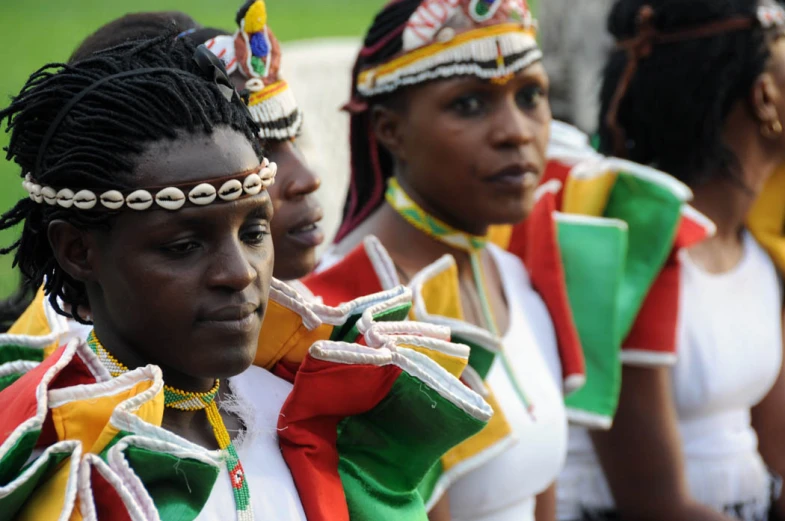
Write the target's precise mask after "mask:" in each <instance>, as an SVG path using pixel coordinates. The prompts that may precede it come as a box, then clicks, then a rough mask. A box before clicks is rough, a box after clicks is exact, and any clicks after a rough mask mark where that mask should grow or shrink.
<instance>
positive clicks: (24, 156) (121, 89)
mask: <svg viewBox="0 0 785 521" xmlns="http://www.w3.org/2000/svg"><path fill="white" fill-rule="evenodd" d="M195 49H196V48H195V47H194V45H193V44H192V43H191V42H189V41H187V39H178V40H176V39H174V38H172V37H171V36H169V35H167V36H164V37H161V38H157V39H154V40H146V41H143V42H141V43H139V42H135V43H128V44H123V45H120V46H117V47H113V48H112V49H109V50H107V51H104V52H101V53H98V54H95V55H93V56H91V57H89V58H86V59H84V60H81V61H79V62H77V63H74V64H71V65H66V64H50V65H46V66H44V67H42V68H41V69H39V70H38V71H36V72H35V73H33V75H32V76H30V78H29V79H28V80H27V83H26V84H25V86H24V87H23V88H22V91H21V92H20V93H19V95H18V96H16V97H15V98H14V99H13V102H12V103H11V105H10V106H9V107H8V108H6V109H4V110H2V111H0V121H3V120H7V122H8V129H7V131H8V132H10V133H11V140H10V143H9V145H8V147H7V148H6V149H5V150H6V152H7V158H8V159H9V160H13V161H15V162H16V163H17V164H18V165H19V166H20V167H21V172H22V175H24V174H26V173H28V172H31V173H32V175H33V177H34V179H35V180H36V182H38V183H40V184H42V185H48V186H53V187H72V188H79V189H83V188H85V189H90V190H93V191H96V192H102V191H105V190H109V189H116V190H121V191H122V190H127V189H129V188H132V187H133V186H134V182H133V175H134V171H135V168H136V166H137V161H138V157H139V156H140V154H142V153H143V152H144V151H145V150H146V149H147V147H148V146H149V145H150V144H151V143H155V142H158V141H162V140H173V139H175V138H176V137H177V136H178V135H182V133H187V134H210V133H212V132H213V130H214V129H215V128H217V127H221V126H224V127H229V128H232V129H234V130H236V131H238V132H240V133H242V134H243V135H245V137H246V138H247V139H248V141H249V142H250V143H251V144H252V146H253V147H254V148H255V149H256V150H257V152H259V153H261V150H259V146H260V145H259V143H258V140H257V139H256V135H257V133H258V131H259V128H258V126H257V125H256V123H254V122H253V120H252V119H251V116H250V114H249V113H248V111H247V109H246V108H245V106H244V105H243V104H242V102H241V100H240V99H239V97H238V96H234V97H233V98H232V101H228V100H227V98H226V97H225V95H224V94H225V93H224V91H222V90H221V89H220V88H219V86H218V85H217V84H216V83H215V82H214V81H213V74H214V71H207V72H204V71H202V70H201V69H200V68H199V66H198V65H197V63H196V62H195V61H194V52H195ZM146 68H164V69H165V70H160V71H156V72H150V73H145V74H140V75H134V76H127V77H122V78H115V79H113V80H111V81H108V82H106V83H103V84H102V85H101V86H100V87H99V88H97V89H95V90H93V91H91V92H90V93H89V94H88V95H86V96H85V97H84V98H83V99H81V100H80V101H79V102H78V103H77V104H76V105H75V106H74V107H73V108H72V109H71V110H70V112H68V114H67V116H66V117H65V118H64V119H63V120H62V123H61V124H60V125H59V126H58V127H57V131H56V132H55V133H54V134H53V136H52V138H51V140H50V141H49V143H48V145H46V146H45V147H44V149H43V150H41V149H42V146H41V145H42V140H43V139H44V136H45V135H46V134H47V131H48V130H49V129H50V127H51V125H52V122H53V120H55V118H57V116H58V115H59V114H60V112H61V110H62V109H63V107H64V106H65V105H66V104H67V103H69V101H71V100H72V99H73V98H74V97H75V96H77V95H78V94H80V93H81V92H82V91H83V90H84V89H86V88H87V87H89V86H91V85H92V84H94V83H95V82H97V81H99V80H101V79H103V78H106V77H108V76H112V75H115V74H119V73H123V72H127V71H134V70H137V69H146ZM227 81H228V80H227ZM39 152H40V158H39ZM37 163H39V164H40V167H39V168H37V169H36V168H35V165H36V164H37ZM55 219H62V220H66V221H68V222H70V223H72V224H73V225H74V226H77V227H80V228H94V227H104V228H108V227H110V225H111V220H112V216H111V215H108V214H106V213H98V214H96V215H89V214H86V213H80V212H75V211H72V210H67V209H64V208H60V207H59V206H50V205H46V204H43V205H42V204H36V203H35V202H33V201H32V200H30V199H23V200H21V201H19V202H18V203H17V204H16V205H15V206H14V207H13V208H12V209H10V210H8V211H7V212H6V213H4V214H3V215H2V216H0V230H5V229H9V228H11V227H13V226H15V225H17V224H19V223H24V226H23V229H22V235H21V237H20V238H19V240H17V241H16V242H15V243H14V244H12V245H11V246H9V247H7V248H3V249H0V254H10V253H14V252H15V255H14V265H15V266H19V269H20V270H21V272H22V274H23V276H24V277H25V280H27V281H29V284H31V285H32V287H35V288H37V287H39V286H40V285H41V284H42V283H45V287H44V289H45V291H46V293H47V295H48V297H49V301H50V302H51V304H52V306H53V307H54V309H55V310H57V311H58V312H59V313H61V314H64V315H66V316H69V317H72V318H74V319H76V320H78V321H80V322H86V320H85V319H83V318H82V317H80V315H79V308H80V307H85V306H88V305H89V303H88V302H87V295H86V292H85V288H84V285H83V284H81V283H80V282H78V281H76V280H74V279H73V278H71V277H70V276H69V275H68V274H67V273H65V272H64V271H63V270H62V269H61V268H60V266H59V265H58V264H57V262H56V261H55V259H54V254H53V252H52V249H51V246H50V244H49V241H48V238H47V228H48V226H49V223H50V222H52V221H53V220H55ZM58 299H60V300H62V301H63V302H64V303H65V304H67V305H68V306H70V308H71V312H70V313H68V312H66V311H65V310H63V309H62V308H61V307H60V304H59V303H58Z"/></svg>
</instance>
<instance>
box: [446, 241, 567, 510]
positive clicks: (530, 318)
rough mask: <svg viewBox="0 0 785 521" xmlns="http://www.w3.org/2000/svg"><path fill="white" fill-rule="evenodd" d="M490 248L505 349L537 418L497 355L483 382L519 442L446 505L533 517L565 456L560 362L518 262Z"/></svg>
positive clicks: (466, 479)
mask: <svg viewBox="0 0 785 521" xmlns="http://www.w3.org/2000/svg"><path fill="white" fill-rule="evenodd" d="M488 248H489V251H490V253H491V254H492V256H493V258H494V260H495V262H496V265H497V267H498V268H499V272H500V273H501V278H502V284H503V286H504V293H505V296H506V298H507V304H508V307H509V315H510V320H509V324H510V325H509V328H508V330H507V333H506V334H505V335H504V339H503V343H504V348H505V353H506V354H507V358H508V360H509V361H510V365H511V366H512V368H513V370H514V371H515V373H516V374H517V375H518V380H519V381H520V382H523V391H524V392H525V393H526V394H527V396H528V398H529V400H530V401H531V403H532V404H533V406H534V415H533V416H534V420H533V419H532V417H531V416H530V415H529V413H527V411H526V410H525V408H524V406H523V404H522V403H521V401H520V399H519V398H518V396H517V394H516V391H515V389H514V388H513V386H512V384H511V382H510V379H509V378H508V376H507V373H506V370H505V368H504V364H503V362H502V361H501V360H500V358H499V357H497V358H496V361H495V362H494V364H493V366H492V367H491V371H490V373H489V374H488V378H487V380H486V381H487V382H488V383H489V385H490V387H491V389H492V390H493V392H494V395H495V397H496V399H497V400H498V401H499V403H500V405H501V407H502V409H503V410H505V411H506V417H507V421H508V422H509V423H510V426H511V427H512V429H513V432H514V433H515V435H516V437H517V438H518V440H517V441H516V443H515V444H514V445H513V446H511V447H510V448H508V449H507V450H505V451H504V452H502V453H501V454H500V455H498V456H496V457H495V458H493V459H492V460H490V461H489V462H488V463H486V464H485V465H483V466H481V467H479V468H478V469H476V470H474V471H472V472H471V473H469V474H467V475H465V476H463V477H462V478H460V479H459V480H458V481H457V482H456V483H454V484H453V486H452V487H450V491H449V496H450V510H451V513H452V518H453V521H533V520H534V507H535V496H537V495H538V494H540V493H541V492H544V491H545V490H546V489H547V488H548V486H550V485H551V483H553V482H554V481H555V480H556V477H557V476H558V475H559V472H560V470H561V468H562V466H563V465H564V459H565V456H566V450H567V420H566V413H565V410H564V398H563V396H562V392H561V387H560V382H561V363H560V361H559V353H558V349H557V345H556V336H555V333H554V330H553V323H552V322H551V317H550V315H549V314H548V310H547V308H546V307H545V304H544V303H543V301H542V299H541V298H540V296H539V295H538V294H537V293H536V292H535V291H534V289H533V288H532V286H531V283H530V282H529V276H528V274H527V273H526V270H525V269H524V267H523V264H521V261H520V260H519V259H518V258H517V257H515V256H514V255H512V254H510V253H508V252H506V251H503V250H501V249H499V248H497V247H496V246H493V245H491V246H489V247H488ZM557 382H559V383H557Z"/></svg>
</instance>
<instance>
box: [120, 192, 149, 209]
mask: <svg viewBox="0 0 785 521" xmlns="http://www.w3.org/2000/svg"><path fill="white" fill-rule="evenodd" d="M125 204H127V205H128V208H130V209H131V210H139V211H141V210H147V209H148V208H150V207H151V206H152V205H153V196H152V195H151V194H150V192H148V191H147V190H136V191H135V192H131V193H130V194H129V195H128V197H126V198H125Z"/></svg>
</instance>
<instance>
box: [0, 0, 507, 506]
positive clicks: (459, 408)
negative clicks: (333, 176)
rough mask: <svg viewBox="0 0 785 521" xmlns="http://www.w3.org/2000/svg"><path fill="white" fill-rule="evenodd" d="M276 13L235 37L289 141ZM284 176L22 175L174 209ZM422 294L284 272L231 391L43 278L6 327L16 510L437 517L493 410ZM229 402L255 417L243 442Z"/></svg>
mask: <svg viewBox="0 0 785 521" xmlns="http://www.w3.org/2000/svg"><path fill="white" fill-rule="evenodd" d="M264 20H265V12H264V3H263V2H255V3H253V4H252V5H251V6H250V7H249V9H248V10H247V12H246V15H245V18H244V19H243V20H242V21H241V29H240V30H239V31H238V33H237V34H236V35H235V36H234V37H232V38H230V41H232V42H235V43H236V42H239V45H238V49H240V50H242V49H245V50H246V51H247V55H243V56H244V57H243V58H242V59H241V60H240V62H239V63H240V65H239V67H241V68H242V69H243V71H244V73H245V74H246V75H248V76H249V77H251V78H252V80H251V82H253V79H256V80H258V82H259V84H260V85H259V86H260V88H259V90H258V91H256V92H255V93H254V94H252V97H251V104H252V107H251V111H252V114H253V115H254V117H255V119H257V121H258V122H259V123H260V124H261V126H262V127H263V128H265V129H267V131H269V132H270V134H269V137H272V138H282V137H287V138H288V137H292V136H293V135H294V134H296V132H297V129H298V128H299V122H300V115H299V110H297V108H296V105H293V99H292V98H291V96H290V93H288V90H287V89H286V85H285V83H283V82H282V81H280V80H277V79H276V81H274V82H272V83H270V84H269V85H268V84H266V80H265V78H272V77H277V70H278V65H279V63H278V61H277V60H278V59H279V55H276V54H272V55H271V54H270V53H271V52H273V50H275V49H277V43H276V42H275V39H274V37H273V36H272V33H270V32H269V30H268V29H267V27H266V24H265V22H264ZM215 45H218V43H215V44H214V45H213V49H214V50H216V48H215ZM265 46H266V47H265ZM249 47H250V49H249ZM264 49H267V50H268V51H269V52H268V53H267V54H265V53H264V52H263V51H264ZM219 53H220V50H219ZM205 55H207V56H209V58H207V57H206V56H205ZM276 56H277V58H276ZM200 58H201V59H203V60H205V59H206V60H207V62H210V63H211V62H214V61H215V57H214V56H212V55H210V53H209V52H207V51H206V50H205V51H204V53H203V54H202V55H200ZM209 67H212V69H211V72H214V73H215V76H216V78H218V77H219V76H220V74H219V71H218V69H217V63H213V64H212V65H208V68H209ZM143 73H144V70H142V71H141V72H138V74H143ZM134 74H137V73H136V72H135V73H134ZM226 85H228V79H226V81H225V83H224V84H221V85H220V86H222V87H223V86H226ZM252 90H253V89H252ZM226 95H227V96H236V94H234V91H233V90H232V89H230V88H229V89H228V90H226ZM257 95H258V96H257ZM254 96H257V97H254ZM290 102H291V103H290ZM274 174H275V165H274V164H270V163H268V162H266V161H265V162H264V163H263V164H262V165H261V167H260V170H259V172H248V173H242V174H238V175H237V176H234V177H233V178H232V179H221V180H216V181H215V182H209V181H208V182H200V183H198V184H197V185H196V186H191V185H188V186H172V187H166V188H163V189H158V188H157V189H154V190H153V189H151V190H146V189H139V190H134V191H133V192H131V193H123V192H120V191H116V190H110V191H108V192H104V193H102V194H96V193H93V192H92V191H90V190H79V189H69V188H63V187H48V186H41V185H40V184H38V183H37V182H36V181H35V179H34V178H33V177H32V176H28V177H27V178H26V179H25V183H24V184H25V188H26V189H27V191H28V193H29V194H30V198H31V199H32V200H33V201H35V202H36V203H39V204H49V205H59V206H61V207H63V208H73V211H82V210H84V211H101V210H112V211H117V210H127V211H145V210H147V209H149V208H157V209H165V210H169V211H176V210H177V209H179V208H181V207H183V206H184V205H197V206H201V205H206V204H212V203H214V202H216V203H220V202H221V201H232V200H236V199H237V198H239V197H245V196H252V195H255V194H258V193H259V192H260V191H261V190H262V189H266V187H267V186H269V184H270V183H271V182H272V178H273V177H274ZM410 308H411V292H410V291H409V290H407V289H405V288H402V287H401V288H394V289H392V290H391V291H388V292H384V293H377V294H375V295H370V296H365V295H364V296H363V297H362V298H358V299H354V300H353V301H352V302H347V303H344V304H342V305H341V306H337V307H329V306H325V305H321V304H316V303H313V302H306V301H304V300H303V299H302V298H300V297H299V295H298V294H297V292H296V291H294V290H293V289H292V288H290V287H289V286H287V285H285V284H283V283H281V282H278V281H273V284H272V288H271V290H270V298H269V301H268V305H267V308H266V316H265V317H266V318H265V322H264V325H263V328H262V333H261V335H260V339H259V348H258V351H257V354H256V360H255V364H254V366H252V367H250V368H249V369H248V370H247V371H245V372H244V373H243V374H241V375H238V376H236V377H233V378H230V379H229V380H228V387H229V389H230V390H231V395H230V396H229V398H228V399H227V400H221V398H220V397H219V395H218V390H219V383H218V382H217V383H216V386H215V388H214V389H213V390H211V391H210V392H209V393H200V394H195V393H185V392H183V391H178V390H176V389H172V388H170V387H168V386H166V385H165V383H164V382H163V379H162V374H161V371H160V369H159V368H157V367H156V366H146V367H141V368H137V369H134V370H129V369H128V368H127V367H125V366H123V365H122V364H121V363H120V362H119V361H117V360H116V359H115V358H114V357H113V356H112V354H111V352H110V351H109V350H108V349H107V348H106V347H104V346H103V344H101V342H100V340H99V339H98V338H97V337H96V336H95V334H94V333H93V332H92V329H91V328H90V327H86V326H83V325H81V324H78V323H77V322H75V321H72V320H67V319H65V318H64V317H62V316H60V315H58V314H57V313H55V312H54V310H53V307H52V305H51V303H50V302H49V301H48V299H47V298H46V296H45V295H44V292H43V290H41V291H39V293H38V295H37V296H36V299H35V301H34V302H33V303H32V304H31V306H30V307H29V308H28V310H27V311H26V312H25V313H24V315H23V316H22V317H20V319H19V320H18V321H17V323H16V324H15V325H14V327H13V328H12V329H11V331H10V332H9V334H7V335H2V336H0V389H2V391H0V400H1V401H2V403H3V404H4V407H5V408H4V414H3V417H2V419H0V519H36V520H48V519H61V520H67V519H91V520H121V519H128V520H134V521H142V520H145V521H148V520H162V521H165V520H177V521H189V520H199V521H202V520H204V521H212V520H216V519H221V520H223V519H238V520H250V519H276V520H293V521H294V520H298V521H299V520H305V519H308V520H309V521H319V520H322V521H336V520H338V521H340V520H347V521H348V520H349V519H353V520H364V519H365V520H369V521H370V520H380V519H389V520H412V521H415V520H417V521H426V519H427V516H426V510H425V507H424V502H423V499H422V496H421V494H420V492H419V489H418V488H419V485H420V483H421V482H422V481H423V479H424V478H425V476H426V475H427V474H428V473H429V471H430V469H431V468H432V467H433V466H434V465H436V464H437V463H438V460H439V458H440V457H441V456H442V455H443V454H444V453H445V452H447V451H448V450H449V449H451V448H452V447H453V446H454V445H456V444H458V443H460V442H462V441H463V440H464V439H466V438H468V437H470V436H471V435H473V434H475V433H476V432H478V431H480V430H481V429H482V428H483V427H484V426H485V425H486V423H487V422H488V420H489V419H490V417H491V415H492V410H491V408H490V406H489V405H488V404H487V403H486V402H485V401H484V400H483V399H482V397H481V396H480V395H478V394H476V393H474V392H473V391H471V390H470V389H469V388H467V387H466V386H464V385H463V384H462V383H461V382H460V381H459V380H458V379H457V378H456V376H455V375H458V374H461V373H462V372H463V369H464V367H465V366H466V365H467V363H468V354H469V352H468V349H467V348H466V347H465V346H462V345H457V344H453V343H451V342H450V331H449V330H448V329H447V328H444V327H435V326H429V325H426V324H416V323H411V322H405V323H404V322H399V321H400V320H402V319H404V318H405V317H406V316H407V315H408V313H409V310H410ZM85 340H86V342H85ZM162 348H165V346H162ZM219 401H220V404H219V403H218V402H219ZM219 406H220V407H221V408H225V409H227V410H228V411H230V412H232V413H233V414H234V415H235V416H236V417H237V418H239V419H240V420H241V421H242V423H243V424H244V426H245V429H244V430H243V432H242V433H241V434H240V435H239V436H238V437H237V438H236V439H231V438H230V436H229V434H228V432H227V430H226V428H225V426H224V425H223V420H222V419H221V415H220V413H219V412H218V407H219ZM165 407H173V408H177V409H186V410H199V409H204V410H205V413H206V414H207V417H208V419H209V420H210V423H211V424H212V426H213V428H214V430H215V435H216V441H217V442H218V445H219V447H220V450H216V451H210V450H206V449H204V448H202V447H200V446H197V445H195V444H193V443H191V442H188V441H186V440H184V439H182V438H180V437H179V436H176V435H174V434H172V433H171V432H169V431H167V430H165V429H163V428H162V418H163V415H164V408H165Z"/></svg>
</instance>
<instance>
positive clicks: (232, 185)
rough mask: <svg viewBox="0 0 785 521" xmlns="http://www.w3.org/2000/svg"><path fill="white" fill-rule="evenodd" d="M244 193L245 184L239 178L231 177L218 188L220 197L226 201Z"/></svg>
mask: <svg viewBox="0 0 785 521" xmlns="http://www.w3.org/2000/svg"><path fill="white" fill-rule="evenodd" d="M241 195H243V184H242V183H241V182H240V181H238V180H237V179H230V180H228V181H227V182H225V183H224V184H223V186H221V189H220V190H218V197H220V198H221V199H223V200H224V201H234V200H235V199H238V198H239V197H240V196H241Z"/></svg>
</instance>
